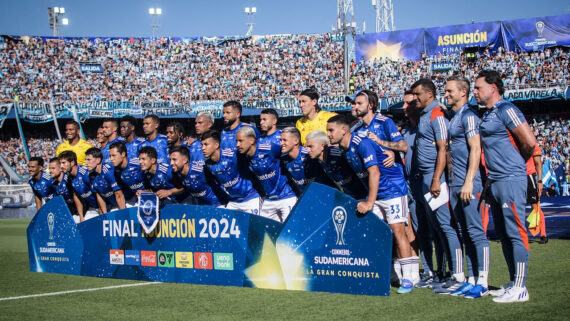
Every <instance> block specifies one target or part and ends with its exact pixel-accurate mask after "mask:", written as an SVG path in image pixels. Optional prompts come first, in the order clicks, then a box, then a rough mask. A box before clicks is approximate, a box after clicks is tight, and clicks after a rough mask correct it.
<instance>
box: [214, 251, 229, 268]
mask: <svg viewBox="0 0 570 321" xmlns="http://www.w3.org/2000/svg"><path fill="white" fill-rule="evenodd" d="M214 269H216V270H230V271H231V270H233V269H234V254H233V253H214Z"/></svg>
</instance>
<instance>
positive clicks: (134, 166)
mask: <svg viewBox="0 0 570 321" xmlns="http://www.w3.org/2000/svg"><path fill="white" fill-rule="evenodd" d="M108 169H109V167H105V166H104V167H103V170H102V172H103V175H104V177H105V179H106V180H107V182H109V183H110V184H111V187H112V188H113V191H115V192H116V191H122V192H123V195H124V196H125V201H128V200H129V199H131V198H133V197H135V194H136V192H137V191H138V190H142V189H143V188H144V182H143V174H142V170H141V167H140V165H139V162H138V159H129V161H128V163H127V167H125V168H124V169H123V168H120V167H114V168H113V170H112V171H111V170H108Z"/></svg>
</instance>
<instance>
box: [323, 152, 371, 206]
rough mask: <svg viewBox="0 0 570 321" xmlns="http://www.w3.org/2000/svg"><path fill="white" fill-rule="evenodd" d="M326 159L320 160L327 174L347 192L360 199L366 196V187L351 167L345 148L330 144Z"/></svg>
mask: <svg viewBox="0 0 570 321" xmlns="http://www.w3.org/2000/svg"><path fill="white" fill-rule="evenodd" d="M324 152H325V153H326V161H325V162H322V161H319V164H320V165H321V167H322V168H323V170H324V172H325V174H326V175H327V176H328V177H329V178H330V179H331V180H332V181H333V182H334V183H335V184H336V185H337V186H338V187H339V188H340V189H341V190H342V191H343V192H344V193H345V194H348V195H350V196H352V197H353V198H355V199H357V200H359V199H363V198H366V188H365V187H364V185H362V183H361V182H360V180H359V179H358V178H357V177H356V174H355V173H354V171H353V170H352V168H350V165H349V164H348V162H347V160H346V158H345V157H344V152H343V150H342V149H341V148H340V147H338V146H329V147H328V148H327V150H325V151H324Z"/></svg>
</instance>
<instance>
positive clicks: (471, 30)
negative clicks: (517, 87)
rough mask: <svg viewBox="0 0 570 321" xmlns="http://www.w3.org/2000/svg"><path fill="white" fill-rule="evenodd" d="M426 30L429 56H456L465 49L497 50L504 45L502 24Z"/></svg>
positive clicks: (475, 24) (470, 24) (482, 23)
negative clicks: (486, 48) (484, 48)
mask: <svg viewBox="0 0 570 321" xmlns="http://www.w3.org/2000/svg"><path fill="white" fill-rule="evenodd" d="M424 30H425V50H426V54H427V55H428V56H433V55H436V54H444V55H445V54H447V55H450V54H455V53H458V52H461V51H462V50H463V49H464V48H465V47H489V48H490V49H491V50H495V49H496V48H498V46H500V45H502V37H501V23H500V22H498V21H494V22H479V23H469V24H463V25H452V26H443V27H435V28H426V29H424Z"/></svg>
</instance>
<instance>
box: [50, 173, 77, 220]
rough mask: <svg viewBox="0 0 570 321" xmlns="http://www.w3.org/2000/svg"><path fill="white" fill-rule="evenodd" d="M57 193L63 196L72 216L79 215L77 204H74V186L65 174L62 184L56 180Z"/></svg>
mask: <svg viewBox="0 0 570 321" xmlns="http://www.w3.org/2000/svg"><path fill="white" fill-rule="evenodd" d="M54 184H55V193H56V194H57V195H61V196H63V199H64V200H65V203H67V206H68V207H69V210H70V211H71V213H72V214H77V208H76V207H75V202H73V194H74V190H73V186H72V185H71V177H70V176H69V175H68V174H67V173H65V174H63V178H62V179H61V181H60V182H57V181H55V180H54Z"/></svg>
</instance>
